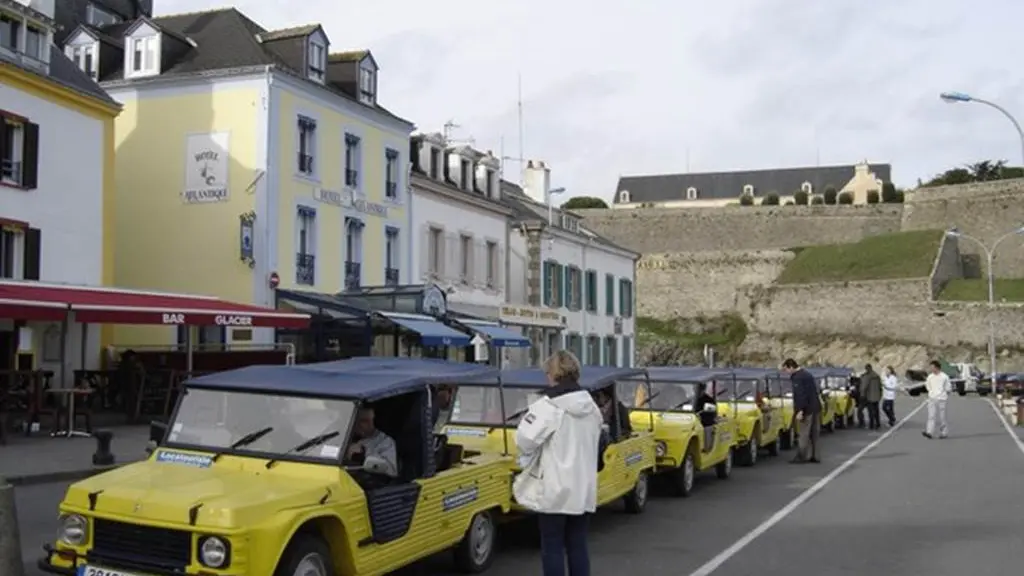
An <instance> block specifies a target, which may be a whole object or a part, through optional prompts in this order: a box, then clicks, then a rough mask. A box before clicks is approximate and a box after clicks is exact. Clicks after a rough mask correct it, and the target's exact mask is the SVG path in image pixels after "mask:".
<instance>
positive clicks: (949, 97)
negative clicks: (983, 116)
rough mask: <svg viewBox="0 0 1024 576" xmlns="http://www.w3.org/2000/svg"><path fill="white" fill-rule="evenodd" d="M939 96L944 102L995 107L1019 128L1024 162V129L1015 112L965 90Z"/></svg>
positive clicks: (1018, 132)
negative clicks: (966, 92)
mask: <svg viewBox="0 0 1024 576" xmlns="http://www.w3.org/2000/svg"><path fill="white" fill-rule="evenodd" d="M939 98H941V99H942V101H943V102H947V103H949V104H956V103H959V102H976V103H978V104H984V105H985V106H988V107H990V108H995V109H996V110H998V111H999V112H1000V113H1001V114H1002V115H1003V116H1006V118H1007V120H1009V121H1010V122H1011V123H1012V124H1013V127H1014V128H1016V129H1017V136H1019V137H1020V152H1021V162H1024V129H1022V128H1021V127H1020V122H1017V119H1016V118H1014V117H1013V114H1010V112H1009V111H1008V110H1006V108H1003V107H1002V106H1000V105H999V104H996V103H995V102H989V101H988V100H982V99H981V98H975V97H973V96H971V95H969V94H964V93H963V92H943V93H942V94H939Z"/></svg>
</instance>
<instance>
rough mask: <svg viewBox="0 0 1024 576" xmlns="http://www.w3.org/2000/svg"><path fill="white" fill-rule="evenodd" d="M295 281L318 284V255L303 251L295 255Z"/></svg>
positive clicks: (311, 284)
mask: <svg viewBox="0 0 1024 576" xmlns="http://www.w3.org/2000/svg"><path fill="white" fill-rule="evenodd" d="M295 283H296V284H305V285H306V286H313V285H314V284H316V256H314V255H312V254H303V253H301V252H300V253H298V254H296V255H295Z"/></svg>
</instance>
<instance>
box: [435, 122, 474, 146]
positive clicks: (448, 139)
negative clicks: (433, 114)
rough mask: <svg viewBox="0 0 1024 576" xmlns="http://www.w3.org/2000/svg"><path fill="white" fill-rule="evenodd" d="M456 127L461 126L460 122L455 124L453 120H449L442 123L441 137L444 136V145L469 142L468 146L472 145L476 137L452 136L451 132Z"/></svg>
mask: <svg viewBox="0 0 1024 576" xmlns="http://www.w3.org/2000/svg"><path fill="white" fill-rule="evenodd" d="M456 128H462V125H461V124H456V123H455V120H449V121H447V122H445V123H444V128H443V130H444V135H443V137H444V143H445V145H446V146H450V145H452V144H469V145H470V146H472V145H474V144H476V139H475V138H458V139H456V138H452V132H454V131H455V129H456Z"/></svg>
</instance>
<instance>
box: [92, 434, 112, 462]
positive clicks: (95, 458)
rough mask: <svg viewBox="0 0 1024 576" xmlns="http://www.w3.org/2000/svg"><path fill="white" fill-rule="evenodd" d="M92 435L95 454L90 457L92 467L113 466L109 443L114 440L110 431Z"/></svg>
mask: <svg viewBox="0 0 1024 576" xmlns="http://www.w3.org/2000/svg"><path fill="white" fill-rule="evenodd" d="M92 435H93V438H95V439H96V452H95V453H94V454H93V455H92V465H93V466H113V465H114V454H113V453H112V452H111V451H110V442H111V441H112V440H113V439H114V433H113V432H111V431H110V430H97V431H95V432H93V434H92Z"/></svg>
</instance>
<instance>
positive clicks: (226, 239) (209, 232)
mask: <svg viewBox="0 0 1024 576" xmlns="http://www.w3.org/2000/svg"><path fill="white" fill-rule="evenodd" d="M122 16H127V15H122ZM64 51H65V54H67V55H68V57H70V58H72V59H73V60H74V61H76V62H77V63H78V64H79V66H80V68H81V69H82V70H83V72H84V73H86V74H89V75H92V76H93V77H95V78H97V79H98V81H99V82H100V84H101V85H102V86H103V87H104V88H105V89H106V90H107V91H108V92H109V93H110V94H111V96H112V97H114V98H115V99H116V100H117V101H119V102H120V103H121V104H122V105H123V107H124V112H123V113H122V114H121V116H120V117H119V118H118V121H117V123H116V130H115V132H116V146H117V149H118V155H117V165H116V174H117V200H118V203H117V209H116V214H115V218H114V222H115V225H116V231H117V238H118V242H117V252H118V261H117V266H116V270H115V276H116V279H117V283H118V284H119V285H123V286H126V287H137V288H154V289H161V290H169V291H187V292H198V293H204V294H211V295H216V296H219V297H222V298H226V299H230V300H233V301H237V302H248V303H253V304H256V305H262V306H274V305H275V304H276V302H275V291H276V290H278V289H291V288H299V289H303V290H309V291H314V292H320V293H337V292H341V291H343V290H352V289H359V288H360V287H362V286H378V285H386V284H400V283H403V282H406V281H408V279H409V278H410V277H411V272H410V266H411V250H410V246H411V241H412V238H411V235H410V223H409V216H410V212H409V210H408V202H409V194H408V182H407V179H408V176H407V169H406V166H407V163H408V157H407V155H408V141H409V135H410V134H411V132H412V130H413V126H412V124H411V123H410V122H408V121H406V120H404V119H402V118H400V117H398V116H395V115H394V114H392V113H390V112H389V111H388V110H386V109H385V108H384V107H382V106H381V105H380V103H379V102H378V101H377V92H378V81H379V78H378V68H377V64H376V62H375V60H374V59H373V56H372V55H371V54H370V53H369V52H368V51H356V52H339V53H332V52H331V42H330V38H329V37H328V35H327V33H326V32H325V31H324V29H323V28H322V27H320V26H319V25H310V26H303V27H298V28H290V29H285V30H267V29H264V28H263V27H261V26H259V25H258V24H256V23H255V22H253V21H252V20H250V19H249V18H247V17H246V16H245V15H244V14H242V13H240V12H239V11H237V10H235V9H233V8H229V9H220V10H213V11H208V12H200V13H190V14H182V15H172V16H163V17H157V18H152V17H149V16H148V15H142V16H138V17H134V18H127V17H124V18H123V19H121V20H120V21H117V22H114V23H110V24H96V23H93V24H90V23H89V22H86V21H81V20H78V26H77V28H76V29H75V30H74V31H73V32H72V33H71V34H69V35H68V36H67V39H66V42H65V45H64ZM118 330H119V332H118V340H119V343H132V344H157V345H160V344H169V343H173V342H175V340H176V339H177V340H179V341H180V331H179V332H178V333H177V334H176V333H175V331H174V330H172V329H170V328H167V329H164V328H155V329H154V328H140V327H124V328H121V327H119V328H118ZM273 339H274V334H273V331H272V330H270V329H256V330H240V329H238V330H236V329H231V330H229V329H225V328H223V327H215V328H211V329H209V330H204V332H203V333H201V334H200V336H199V341H200V342H199V343H200V345H202V344H213V345H219V344H245V343H268V342H272V341H273Z"/></svg>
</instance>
